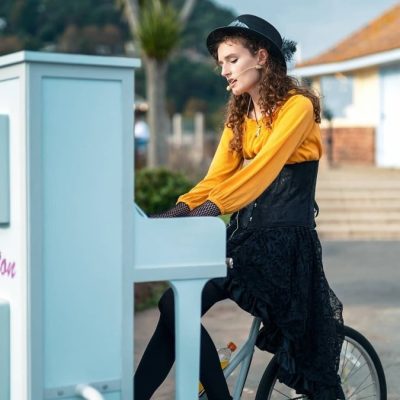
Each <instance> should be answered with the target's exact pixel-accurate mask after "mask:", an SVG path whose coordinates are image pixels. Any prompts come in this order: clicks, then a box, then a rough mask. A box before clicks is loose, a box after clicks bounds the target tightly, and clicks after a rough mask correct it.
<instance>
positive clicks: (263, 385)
mask: <svg viewBox="0 0 400 400" xmlns="http://www.w3.org/2000/svg"><path fill="white" fill-rule="evenodd" d="M344 336H345V340H344V342H343V346H342V352H341V356H340V358H341V362H340V366H339V375H341V373H343V372H344V371H343V370H344V369H345V366H346V364H347V362H348V359H349V358H352V357H351V356H352V355H353V353H351V354H347V348H348V344H350V346H354V349H356V350H357V351H358V352H359V353H360V355H361V356H363V357H364V358H365V361H366V364H363V365H362V366H361V368H359V370H361V369H362V368H364V366H365V365H367V367H368V368H369V370H370V371H371V380H372V384H371V385H374V386H375V394H372V395H371V397H369V396H368V398H371V400H387V388H386V379H385V373H384V371H383V367H382V363H381V361H380V359H379V357H378V355H377V353H376V351H375V349H374V348H373V346H372V345H371V343H370V342H369V341H368V340H367V339H366V338H365V337H364V336H363V335H362V334H361V333H360V332H358V331H356V330H355V329H352V328H350V327H348V326H345V327H344ZM346 343H347V344H346ZM345 346H346V347H345ZM354 349H353V350H352V352H353V351H354ZM343 353H345V354H343ZM353 357H354V355H353ZM359 359H360V358H358V359H357V360H356V361H354V360H351V361H350V364H351V363H353V364H354V365H356V364H357V362H358V361H359ZM278 368H279V366H278V363H277V361H276V358H275V357H273V358H272V360H271V361H270V363H269V364H268V365H267V368H266V369H265V371H264V373H263V376H262V378H261V380H260V384H259V386H258V389H257V394H256V398H255V400H278V399H280V398H282V399H286V400H289V399H292V400H293V399H307V398H308V397H306V396H305V395H300V394H296V393H295V392H294V391H293V390H292V392H294V393H292V394H290V395H289V394H285V395H283V396H281V395H280V393H276V390H279V389H274V387H275V384H277V385H278V383H277V373H278ZM341 368H342V371H341ZM353 369H354V366H353ZM350 372H351V371H350ZM356 374H357V370H356V372H353V373H351V374H350V375H349V376H347V377H346V378H349V377H351V376H352V375H353V376H354V375H356ZM341 378H342V376H341ZM345 384H346V383H345V382H343V378H342V385H343V391H344V392H345V396H346V399H347V398H349V397H351V398H352V399H355V398H357V397H355V396H354V394H355V393H354V392H353V393H351V392H350V393H349V394H348V393H347V391H348V390H347V389H346V388H345ZM279 385H282V384H280V383H279ZM285 388H287V387H285ZM287 389H288V392H289V391H290V389H289V388H287ZM372 390H373V389H371V391H372ZM280 392H281V393H282V390H281V391H280Z"/></svg>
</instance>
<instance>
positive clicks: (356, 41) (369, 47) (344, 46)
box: [296, 4, 400, 68]
mask: <svg viewBox="0 0 400 400" xmlns="http://www.w3.org/2000/svg"><path fill="white" fill-rule="evenodd" d="M393 49H400V4H397V5H396V6H394V7H393V8H391V9H389V10H388V11H387V12H385V13H384V14H383V15H381V16H380V17H378V18H376V19H375V20H373V21H371V22H370V23H369V24H368V25H366V26H364V27H363V28H361V29H360V30H358V31H356V32H355V33H353V34H351V35H350V36H348V37H347V38H345V39H344V40H343V41H341V42H339V43H338V44H337V45H336V46H334V47H332V48H331V49H329V50H327V51H326V52H324V53H322V54H320V55H318V56H316V57H313V58H311V59H309V60H307V61H304V62H302V63H299V64H297V65H296V68H297V67H306V66H311V65H318V64H328V63H336V62H341V61H345V60H349V59H352V58H357V57H362V56H367V55H370V54H375V53H381V52H385V51H389V50H393Z"/></svg>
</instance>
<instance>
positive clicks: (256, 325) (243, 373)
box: [200, 317, 261, 400]
mask: <svg viewBox="0 0 400 400" xmlns="http://www.w3.org/2000/svg"><path fill="white" fill-rule="evenodd" d="M260 325H261V319H260V318H256V317H255V318H254V319H253V323H252V324H251V328H250V332H249V336H248V338H247V340H246V342H245V343H244V344H243V345H242V347H241V348H240V350H239V351H238V352H237V353H236V354H235V355H234V356H233V358H232V360H231V361H230V363H229V365H228V366H227V367H226V368H225V369H224V375H225V379H228V377H229V376H230V375H231V374H232V372H233V371H234V370H235V369H236V368H237V367H238V366H239V365H240V364H241V368H240V372H239V376H238V378H237V380H236V383H235V387H234V391H233V400H240V397H241V395H242V391H243V388H244V384H245V383H246V379H247V374H248V372H249V369H250V364H251V360H252V359H253V354H254V346H255V343H256V339H257V335H258V331H259V330H260ZM200 399H202V400H206V399H207V395H206V394H203V395H202V396H201V397H200Z"/></svg>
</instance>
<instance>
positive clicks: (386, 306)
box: [135, 241, 400, 400]
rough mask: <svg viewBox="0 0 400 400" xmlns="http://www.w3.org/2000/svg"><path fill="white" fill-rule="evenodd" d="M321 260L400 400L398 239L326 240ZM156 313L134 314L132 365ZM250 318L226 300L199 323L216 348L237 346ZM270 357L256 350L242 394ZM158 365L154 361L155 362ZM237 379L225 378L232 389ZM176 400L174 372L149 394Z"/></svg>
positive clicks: (250, 394) (393, 397) (249, 393)
mask: <svg viewBox="0 0 400 400" xmlns="http://www.w3.org/2000/svg"><path fill="white" fill-rule="evenodd" d="M322 247H323V260H324V266H325V273H326V276H327V278H328V281H329V283H330V286H331V288H332V289H333V290H334V292H335V293H336V294H337V296H338V297H339V298H340V299H341V301H342V302H343V304H344V319H345V323H346V325H349V326H352V327H353V328H355V329H357V330H359V331H360V332H361V333H362V334H363V335H364V336H366V337H367V338H368V340H369V341H370V342H371V343H372V344H373V346H374V347H375V349H376V351H377V353H378V355H379V357H380V358H381V361H382V364H383V367H384V370H385V374H386V380H387V385H388V400H399V399H400V394H399V393H400V380H399V379H398V375H399V372H400V334H399V332H400V241H393V242H385V241H376V242H356V241H347V242H337V241H324V242H323V243H322ZM158 315H159V314H158V309H150V310H147V311H143V312H139V313H137V314H136V315H135V361H136V363H137V362H138V360H139V359H140V357H141V355H142V354H143V351H144V348H145V346H146V345H147V343H148V341H149V339H150V336H151V333H152V331H153V330H154V327H155V325H156V323H157V320H158ZM251 321H252V317H251V316H250V315H249V314H247V313H246V312H244V311H242V310H241V309H240V308H239V307H237V306H236V304H235V303H233V302H232V301H230V300H224V301H222V302H220V303H218V304H216V305H215V306H214V307H213V308H212V309H211V310H210V311H209V312H208V313H207V314H206V315H205V316H204V317H203V324H204V325H205V327H206V329H207V330H208V331H209V332H210V334H211V336H212V337H213V339H214V342H215V344H216V346H217V347H225V346H226V344H227V343H228V342H229V341H233V342H235V343H236V344H238V345H239V346H240V344H241V343H243V342H244V341H245V340H246V338H247V335H248V333H249V329H250V325H251ZM269 360H270V355H269V354H268V353H266V352H262V351H260V350H258V349H256V351H255V354H254V359H253V362H252V366H251V370H250V372H249V376H248V379H247V382H246V387H245V390H244V393H243V396H242V399H243V400H250V399H254V398H255V392H256V388H257V385H258V382H259V380H260V378H261V376H262V373H263V371H264V369H265V367H266V365H267V363H268V361H269ZM155 363H156V361H155ZM234 379H235V376H233V377H232V378H231V379H230V380H229V384H230V386H231V387H232V384H233V383H234ZM153 398H154V399H157V400H172V399H174V398H175V397H174V373H173V370H172V371H171V373H170V375H169V376H168V377H167V379H166V381H165V382H164V384H163V385H162V386H161V387H160V388H159V389H158V391H157V392H156V393H155V395H154V396H153Z"/></svg>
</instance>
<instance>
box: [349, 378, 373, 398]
mask: <svg viewBox="0 0 400 400" xmlns="http://www.w3.org/2000/svg"><path fill="white" fill-rule="evenodd" d="M367 379H368V376H367V377H366V378H365V379H364V380H363V381H362V382H361V383H360V384H359V385H358V386H357V387H356V389H355V391H354V392H353V393H352V394H351V396H350V397H349V399H351V398H352V397H353V396H354V395H355V394H357V391H358V389H359V388H360V386H361V385H362V384H363V383H364V382H365V381H366V380H367Z"/></svg>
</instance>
